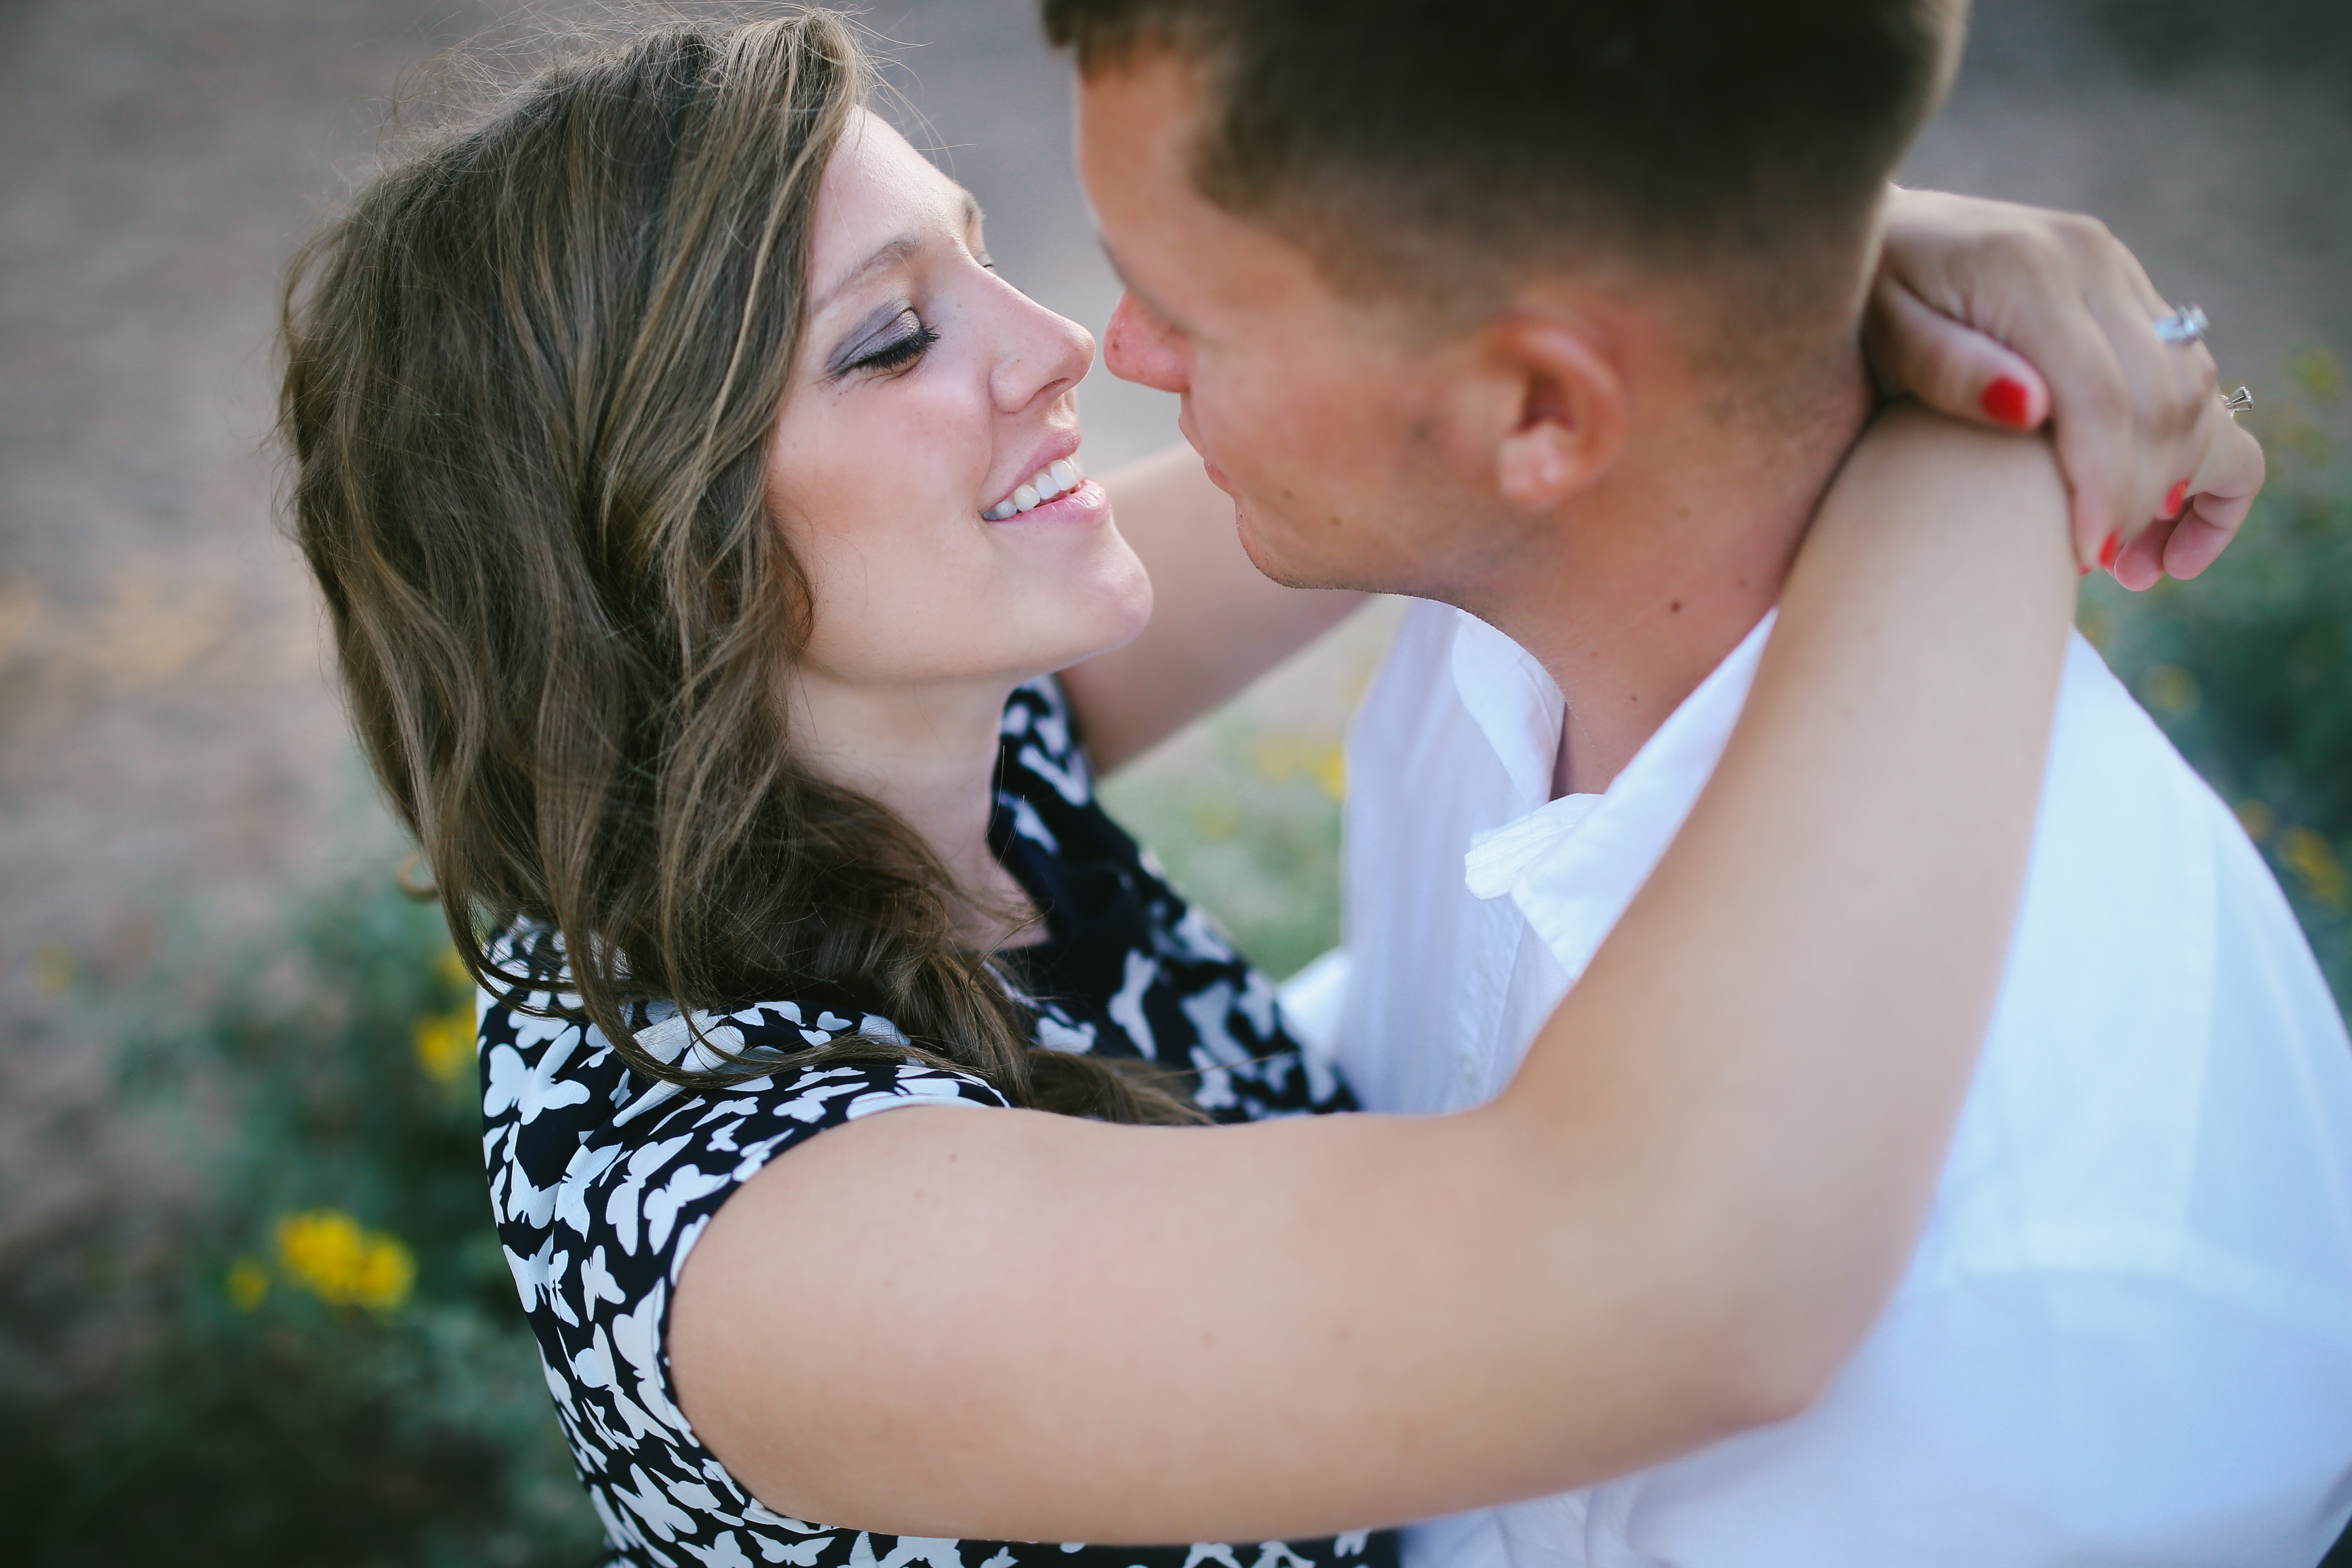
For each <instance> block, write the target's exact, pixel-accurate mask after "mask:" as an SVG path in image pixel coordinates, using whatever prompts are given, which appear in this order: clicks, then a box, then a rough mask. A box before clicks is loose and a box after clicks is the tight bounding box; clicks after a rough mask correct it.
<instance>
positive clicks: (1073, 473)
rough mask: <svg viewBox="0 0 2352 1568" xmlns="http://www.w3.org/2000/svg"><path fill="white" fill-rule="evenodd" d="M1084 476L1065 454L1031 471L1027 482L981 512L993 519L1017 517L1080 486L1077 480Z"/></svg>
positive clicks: (1001, 520) (999, 520)
mask: <svg viewBox="0 0 2352 1568" xmlns="http://www.w3.org/2000/svg"><path fill="white" fill-rule="evenodd" d="M1083 477H1084V476H1083V475H1081V474H1080V473H1079V472H1078V465H1076V464H1075V463H1073V462H1071V461H1070V460H1069V459H1068V458H1066V457H1063V458H1058V459H1056V460H1055V461H1054V462H1052V463H1049V464H1047V465H1045V467H1043V468H1040V469H1038V470H1037V472H1035V473H1034V474H1032V475H1030V476H1029V482H1028V483H1027V484H1025V485H1022V486H1017V487H1015V489H1014V490H1013V494H1011V495H1010V496H1007V497H1004V499H1003V500H1002V501H999V502H997V503H996V505H994V506H992V507H989V508H988V510H986V511H985V512H982V514H981V516H982V517H986V518H987V519H988V520H989V521H990V522H992V523H1001V522H1003V520H1004V519H1005V518H1007V517H1019V516H1020V515H1021V514H1022V513H1024V512H1027V511H1034V510H1035V509H1036V508H1037V507H1042V506H1044V505H1045V503H1046V502H1048V501H1050V500H1052V499H1053V498H1054V497H1056V496H1066V495H1068V494H1069V493H1070V492H1071V491H1073V490H1075V489H1076V488H1077V487H1078V481H1079V480H1080V479H1081V478H1083Z"/></svg>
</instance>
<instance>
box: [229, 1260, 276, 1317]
mask: <svg viewBox="0 0 2352 1568" xmlns="http://www.w3.org/2000/svg"><path fill="white" fill-rule="evenodd" d="M226 1289H227V1291H228V1299H229V1303H230V1305H232V1306H234V1307H236V1310H237V1311H238V1312H251V1311H253V1309H254V1308H256V1307H257V1306H259V1305H261V1298H262V1297H264V1296H266V1295H268V1294H269V1265H268V1264H267V1263H264V1262H263V1261H262V1260H260V1259H258V1258H256V1257H254V1256H253V1255H252V1254H251V1253H249V1252H248V1253H247V1254H246V1255H245V1256H244V1257H242V1258H240V1259H238V1260H236V1262H234V1263H232V1264H230V1265H229V1266H228V1280H227V1281H226Z"/></svg>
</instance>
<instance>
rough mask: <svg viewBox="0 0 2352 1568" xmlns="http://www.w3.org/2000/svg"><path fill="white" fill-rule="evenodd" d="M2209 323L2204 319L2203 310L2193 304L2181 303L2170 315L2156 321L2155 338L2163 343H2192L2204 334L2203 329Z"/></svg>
mask: <svg viewBox="0 0 2352 1568" xmlns="http://www.w3.org/2000/svg"><path fill="white" fill-rule="evenodd" d="M2210 325H2211V323H2210V322H2209V321H2207V320H2206V319H2205V312H2204V311H2203V310H2201V309H2200V308H2198V307H2196V306H2194V305H2183V306H2182V307H2181V308H2179V309H2178V310H2175V311H2174V312H2173V313H2172V314H2171V315H2169V316H2167V317H2165V318H2164V319H2161V320H2159V321H2158V322H2157V324H2156V336H2157V340H2158V342H2164V343H2194V342H2196V341H2197V340H2199V339H2200V338H2202V337H2204V336H2205V329H2206V328H2207V327H2208V326H2210Z"/></svg>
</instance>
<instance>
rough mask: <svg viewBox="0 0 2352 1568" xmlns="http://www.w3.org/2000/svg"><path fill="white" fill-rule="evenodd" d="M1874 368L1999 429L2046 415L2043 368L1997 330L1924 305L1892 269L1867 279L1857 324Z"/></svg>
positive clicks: (2028, 424) (2025, 426) (1924, 398)
mask: <svg viewBox="0 0 2352 1568" xmlns="http://www.w3.org/2000/svg"><path fill="white" fill-rule="evenodd" d="M1864 333H1865V340H1866V342H1867V345H1868V350H1869V355H1870V361H1871V363H1872V364H1873V365H1874V367H1876V369H1877V371H1878V373H1879V375H1880V376H1881V377H1882V378H1883V379H1885V380H1886V381H1888V382H1893V383H1894V384H1895V385H1898V386H1900V387H1902V388H1903V390H1905V391H1906V392H1909V393H1910V394H1911V395H1912V396H1914V397H1916V398H1917V399H1918V400H1919V401H1920V402H1924V403H1926V404H1927V406H1928V407H1929V408H1932V409H1934V410H1936V411H1937V413H1946V414H1949V415H1951V416H1952V417H1953V418H1955V419H1966V420H1973V421H1975V422H1976V423H1979V424H1990V425H1996V426H1999V427H2000V428H2001V429H2003V430H2034V429H2038V428H2040V426H2041V424H2042V421H2043V420H2045V419H2047V418H2049V417H2050V388H2049V386H2048V385H2047V384H2046V383H2045V382H2043V381H2042V372H2041V371H2037V370H2035V369H2034V368H2033V367H2032V365H2030V364H2028V363H2027V362H2026V361H2025V359H2024V357H2023V356H2022V355H2021V354H2019V353H2018V352H2017V350H2014V349H2011V348H2010V347H2009V346H2008V345H2007V344H2005V343H2003V342H2001V341H2000V340H1999V339H1997V338H1992V337H1988V336H1987V335H1986V334H1984V333H1982V332H1979V331H1978V330H1977V329H1975V328H1973V327H1970V326H1969V325H1968V324H1967V323H1965V322H1963V321H1960V320H1958V319H1954V318H1953V317H1950V316H1947V315H1945V314H1944V313H1943V312H1942V311H1940V310H1937V309H1933V308H1930V307H1929V306H1928V305H1927V302H1926V301H1924V300H1922V299H1921V298H1919V297H1918V296H1917V295H1916V294H1915V293H1913V292H1912V291H1911V287H1910V285H1908V284H1906V283H1905V282H1904V281H1903V279H1902V278H1901V277H1897V276H1896V275H1895V273H1893V272H1892V271H1883V272H1881V273H1880V274H1879V275H1878V278H1877V281H1876V282H1875V283H1874V284H1873V285H1872V298H1871V309H1870V316H1869V318H1868V320H1867V322H1866V323H1865V325H1864Z"/></svg>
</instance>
